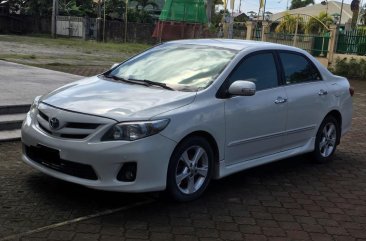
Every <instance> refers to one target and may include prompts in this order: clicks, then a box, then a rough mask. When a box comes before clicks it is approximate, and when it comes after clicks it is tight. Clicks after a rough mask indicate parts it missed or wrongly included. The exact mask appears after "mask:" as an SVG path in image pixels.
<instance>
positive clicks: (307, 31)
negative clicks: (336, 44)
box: [265, 14, 330, 57]
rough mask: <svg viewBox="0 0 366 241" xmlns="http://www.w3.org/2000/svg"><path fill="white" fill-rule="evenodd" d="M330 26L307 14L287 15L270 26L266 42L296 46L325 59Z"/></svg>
mask: <svg viewBox="0 0 366 241" xmlns="http://www.w3.org/2000/svg"><path fill="white" fill-rule="evenodd" d="M329 18H330V17H329ZM329 18H328V19H327V20H329ZM328 24H330V22H326V23H324V21H321V20H320V19H318V18H316V17H313V16H310V15H307V14H286V15H285V16H283V17H281V18H279V19H277V20H275V21H273V22H272V23H271V24H270V25H269V26H268V32H267V33H265V34H266V41H268V42H273V43H279V44H285V45H290V46H295V47H298V48H301V49H304V50H306V51H308V52H309V53H311V54H312V55H313V56H320V57H325V56H326V55H327V53H328V44H329V39H330V29H329V27H328V26H327V25H328Z"/></svg>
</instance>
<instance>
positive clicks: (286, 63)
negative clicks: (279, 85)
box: [280, 53, 321, 84]
mask: <svg viewBox="0 0 366 241" xmlns="http://www.w3.org/2000/svg"><path fill="white" fill-rule="evenodd" d="M280 58H281V62H282V65H283V69H284V71H285V81H286V84H296V83H303V82H309V81H316V80H321V77H320V74H319V72H318V70H317V69H316V68H315V66H314V65H313V64H312V63H311V62H310V61H309V60H308V59H307V58H305V57H304V56H302V55H300V54H293V53H280Z"/></svg>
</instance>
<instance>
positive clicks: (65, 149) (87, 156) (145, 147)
mask: <svg viewBox="0 0 366 241" xmlns="http://www.w3.org/2000/svg"><path fill="white" fill-rule="evenodd" d="M35 119H36V118H35V117H34V116H33V117H31V113H28V115H27V118H26V120H25V121H24V123H23V126H22V142H23V145H24V146H27V147H31V146H33V147H36V146H37V145H43V146H46V147H49V148H52V149H56V150H58V151H59V155H60V159H62V160H67V161H69V162H74V163H79V164H86V165H90V166H91V167H92V168H93V170H94V171H95V173H96V176H97V180H90V179H85V178H80V177H76V176H73V175H69V174H65V173H62V172H59V171H57V170H54V169H51V168H49V167H47V166H45V165H42V164H40V163H38V162H36V161H34V160H32V159H31V158H30V157H29V156H27V154H26V151H25V148H23V155H22V158H23V160H24V162H26V163H27V164H29V165H30V166H32V167H34V168H36V169H38V170H40V171H41V172H43V173H46V174H48V175H50V176H53V177H55V178H59V179H62V180H65V181H69V182H73V183H77V184H80V185H84V186H87V187H89V188H94V189H101V190H109V191H121V192H146V191H160V190H164V189H165V187H166V176H167V169H168V164H169V159H170V156H171V154H172V152H173V150H174V148H175V146H176V143H175V142H174V141H172V140H170V139H168V138H166V137H164V136H162V135H160V134H157V135H153V136H150V137H147V138H144V139H140V140H137V141H131V142H130V141H109V142H100V141H97V140H95V138H90V139H88V138H87V139H85V140H72V139H64V138H60V137H54V136H51V135H49V134H48V133H46V132H44V131H43V130H42V129H41V128H40V127H39V125H38V124H37V121H36V120H35ZM126 162H136V163H137V173H136V179H135V181H133V182H123V181H119V180H117V174H118V172H119V170H120V169H121V167H122V166H123V164H124V163H126Z"/></svg>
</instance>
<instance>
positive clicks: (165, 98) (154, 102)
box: [41, 76, 196, 121]
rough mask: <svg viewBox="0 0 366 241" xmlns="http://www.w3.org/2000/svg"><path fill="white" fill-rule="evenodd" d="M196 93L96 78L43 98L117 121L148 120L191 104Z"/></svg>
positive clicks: (74, 84)
mask: <svg viewBox="0 0 366 241" xmlns="http://www.w3.org/2000/svg"><path fill="white" fill-rule="evenodd" d="M195 96H196V92H182V91H171V90H166V89H162V88H160V87H154V86H149V87H146V86H142V85H138V84H128V83H123V82H118V81H113V80H105V79H101V78H99V77H97V76H95V77H91V78H86V79H83V80H80V81H76V82H73V83H71V84H68V85H65V86H63V87H61V88H59V89H56V90H55V91H53V92H51V93H49V94H47V95H45V96H43V97H42V99H41V101H42V102H43V103H46V104H48V105H51V106H54V107H57V108H61V109H65V110H70V111H76V112H80V113H85V114H92V115H98V116H103V117H108V118H112V119H114V120H116V121H129V120H147V119H150V118H152V117H153V116H156V115H158V114H161V113H163V112H166V111H170V110H173V109H176V108H179V107H182V106H184V105H188V104H189V103H191V102H192V101H193V100H194V98H195Z"/></svg>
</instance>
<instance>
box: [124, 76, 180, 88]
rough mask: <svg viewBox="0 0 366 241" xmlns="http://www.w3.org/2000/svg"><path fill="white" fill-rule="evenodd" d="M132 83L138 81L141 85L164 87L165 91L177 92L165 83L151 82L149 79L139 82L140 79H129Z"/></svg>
mask: <svg viewBox="0 0 366 241" xmlns="http://www.w3.org/2000/svg"><path fill="white" fill-rule="evenodd" d="M128 80H130V81H136V82H140V83H146V84H148V85H155V86H159V87H162V88H164V89H167V90H173V91H174V90H175V89H173V88H172V87H169V86H167V85H166V84H165V83H160V82H155V81H151V80H147V79H143V80H139V79H128Z"/></svg>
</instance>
